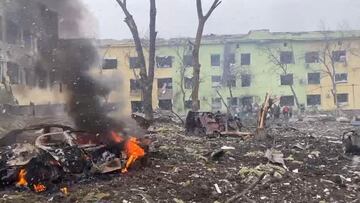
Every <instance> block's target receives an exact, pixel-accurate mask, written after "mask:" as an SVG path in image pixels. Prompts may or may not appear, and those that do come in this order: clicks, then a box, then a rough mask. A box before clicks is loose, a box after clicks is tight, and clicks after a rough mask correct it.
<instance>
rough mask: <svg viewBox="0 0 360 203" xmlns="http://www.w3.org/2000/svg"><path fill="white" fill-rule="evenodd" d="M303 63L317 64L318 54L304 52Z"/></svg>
mask: <svg viewBox="0 0 360 203" xmlns="http://www.w3.org/2000/svg"><path fill="white" fill-rule="evenodd" d="M305 63H319V52H316V51H313V52H306V53H305Z"/></svg>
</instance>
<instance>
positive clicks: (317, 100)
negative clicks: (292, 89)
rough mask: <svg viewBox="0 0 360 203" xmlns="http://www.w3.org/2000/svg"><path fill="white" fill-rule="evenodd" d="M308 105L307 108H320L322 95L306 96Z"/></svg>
mask: <svg viewBox="0 0 360 203" xmlns="http://www.w3.org/2000/svg"><path fill="white" fill-rule="evenodd" d="M306 105H307V106H320V105H321V95H320V94H310V95H306Z"/></svg>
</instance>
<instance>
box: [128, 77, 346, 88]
mask: <svg viewBox="0 0 360 203" xmlns="http://www.w3.org/2000/svg"><path fill="white" fill-rule="evenodd" d="M347 76H348V75H347V73H337V74H336V75H335V82H338V83H341V82H347ZM307 79H308V84H309V85H310V84H311V85H318V84H320V73H308V77H307ZM157 82H158V84H157V85H158V88H162V89H172V86H173V85H172V78H161V79H158V80H157ZM211 82H212V87H213V88H218V87H221V86H222V78H221V76H212V77H211ZM293 82H294V79H293V74H287V75H281V76H280V84H281V85H293ZM226 85H227V86H230V87H236V86H237V83H236V77H235V76H230V77H229V78H228V79H227V80H226ZM250 86H251V75H250V74H243V75H241V87H250ZM184 87H185V89H192V78H188V77H185V78H184ZM139 89H141V86H140V83H139V81H138V80H135V79H130V90H131V91H135V90H139Z"/></svg>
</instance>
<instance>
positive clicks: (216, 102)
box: [211, 98, 222, 111]
mask: <svg viewBox="0 0 360 203" xmlns="http://www.w3.org/2000/svg"><path fill="white" fill-rule="evenodd" d="M221 105H222V102H221V98H212V99H211V108H212V110H213V111H216V110H220V109H221Z"/></svg>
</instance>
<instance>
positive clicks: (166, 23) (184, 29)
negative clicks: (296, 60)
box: [83, 0, 360, 39]
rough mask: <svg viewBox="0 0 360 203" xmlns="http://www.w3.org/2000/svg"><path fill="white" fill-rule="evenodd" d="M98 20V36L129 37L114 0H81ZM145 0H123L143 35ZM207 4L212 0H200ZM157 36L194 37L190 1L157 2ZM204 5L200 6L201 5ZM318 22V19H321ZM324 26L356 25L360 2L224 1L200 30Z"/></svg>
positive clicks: (358, 24)
mask: <svg viewBox="0 0 360 203" xmlns="http://www.w3.org/2000/svg"><path fill="white" fill-rule="evenodd" d="M83 1H84V3H85V4H86V5H87V6H88V8H89V10H90V11H91V13H93V15H94V17H96V19H97V20H98V25H99V31H98V33H99V34H98V35H99V36H98V37H100V38H103V39H105V38H106V39H124V38H130V37H131V34H130V31H129V29H128V28H127V27H126V24H125V23H124V22H123V18H124V16H123V14H122V11H121V9H120V7H119V6H118V4H117V3H116V0H83ZM148 2H149V0H128V7H129V10H130V12H132V13H133V15H134V18H135V20H136V22H137V24H138V27H139V32H140V34H141V35H142V36H147V33H148V19H149V17H148V16H149V12H148V10H149V9H148V7H149V3H148ZM203 2H204V3H203V4H204V7H206V8H208V6H209V5H210V3H211V2H212V0H203ZM157 8H158V21H157V30H158V32H159V37H162V38H171V37H186V36H190V37H194V35H195V32H196V25H197V16H196V9H195V0H157ZM206 8H205V9H206ZM321 22H323V23H321ZM322 24H325V25H326V27H327V28H331V29H338V28H339V27H345V28H347V29H349V28H350V29H360V0H223V3H222V4H221V5H220V6H219V8H218V9H217V10H215V12H214V13H213V15H212V16H211V17H210V19H209V21H208V23H207V24H206V28H205V31H204V33H205V34H209V33H213V34H240V33H247V32H248V31H249V30H253V29H270V30H271V31H311V30H319V29H320V28H321V27H322V26H321V25H322Z"/></svg>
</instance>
